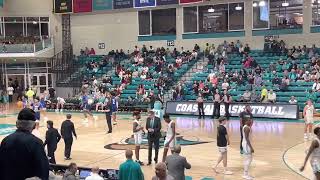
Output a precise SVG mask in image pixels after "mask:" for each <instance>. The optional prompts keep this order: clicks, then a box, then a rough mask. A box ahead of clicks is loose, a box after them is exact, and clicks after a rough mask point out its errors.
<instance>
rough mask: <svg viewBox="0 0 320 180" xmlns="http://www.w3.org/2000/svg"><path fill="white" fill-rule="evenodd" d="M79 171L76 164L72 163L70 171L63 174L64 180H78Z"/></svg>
mask: <svg viewBox="0 0 320 180" xmlns="http://www.w3.org/2000/svg"><path fill="white" fill-rule="evenodd" d="M77 171H78V167H77V164H76V163H70V164H69V166H68V169H67V170H66V172H65V173H64V174H63V178H62V180H78V179H79V178H78V177H77V176H76V173H77Z"/></svg>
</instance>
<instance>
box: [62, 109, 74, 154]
mask: <svg viewBox="0 0 320 180" xmlns="http://www.w3.org/2000/svg"><path fill="white" fill-rule="evenodd" d="M66 118H67V120H65V121H63V122H62V124H61V136H62V138H63V140H64V145H65V146H64V147H65V148H64V159H65V160H71V158H70V155H71V147H72V143H73V136H74V137H76V139H77V134H76V131H75V129H74V124H73V122H72V121H71V118H72V116H71V114H67V116H66Z"/></svg>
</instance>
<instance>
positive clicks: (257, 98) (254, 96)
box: [250, 90, 260, 102]
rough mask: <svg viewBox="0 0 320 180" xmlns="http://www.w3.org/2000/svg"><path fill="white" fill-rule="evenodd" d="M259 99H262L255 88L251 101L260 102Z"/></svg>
mask: <svg viewBox="0 0 320 180" xmlns="http://www.w3.org/2000/svg"><path fill="white" fill-rule="evenodd" d="M259 100H260V98H259V96H258V95H257V93H256V91H255V90H253V91H252V92H251V98H250V102H259Z"/></svg>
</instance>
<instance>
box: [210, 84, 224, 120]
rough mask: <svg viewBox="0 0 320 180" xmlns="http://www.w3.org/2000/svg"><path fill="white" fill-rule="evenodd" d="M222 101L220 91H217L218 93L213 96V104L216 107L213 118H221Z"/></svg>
mask: <svg viewBox="0 0 320 180" xmlns="http://www.w3.org/2000/svg"><path fill="white" fill-rule="evenodd" d="M221 101H222V98H221V95H220V93H219V90H218V89H216V92H215V94H214V96H213V102H214V107H213V114H212V118H215V117H216V118H219V117H220V103H221Z"/></svg>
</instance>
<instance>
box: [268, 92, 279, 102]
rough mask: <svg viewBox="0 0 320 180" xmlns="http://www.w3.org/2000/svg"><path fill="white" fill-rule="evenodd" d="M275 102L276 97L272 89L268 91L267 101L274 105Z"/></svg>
mask: <svg viewBox="0 0 320 180" xmlns="http://www.w3.org/2000/svg"><path fill="white" fill-rule="evenodd" d="M276 100H277V95H276V93H275V92H273V90H272V89H270V91H269V93H268V101H269V102H270V103H276Z"/></svg>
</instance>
